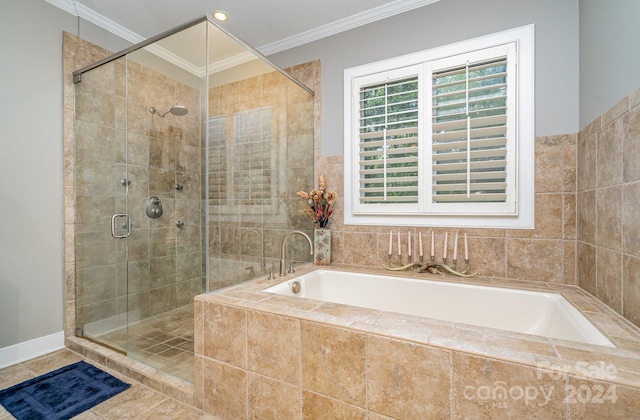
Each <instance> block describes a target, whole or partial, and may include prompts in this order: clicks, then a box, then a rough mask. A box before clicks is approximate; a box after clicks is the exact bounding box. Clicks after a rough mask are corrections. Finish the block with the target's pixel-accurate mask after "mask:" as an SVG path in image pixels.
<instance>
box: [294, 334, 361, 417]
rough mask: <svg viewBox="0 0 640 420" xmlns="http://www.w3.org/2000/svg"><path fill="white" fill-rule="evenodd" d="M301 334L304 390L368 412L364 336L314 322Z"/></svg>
mask: <svg viewBox="0 0 640 420" xmlns="http://www.w3.org/2000/svg"><path fill="white" fill-rule="evenodd" d="M300 333H301V357H302V386H303V387H304V388H305V389H309V390H311V391H315V392H318V393H320V394H323V395H326V396H329V397H332V398H335V399H338V400H340V401H344V402H346V403H348V404H353V405H357V406H359V407H362V408H365V402H366V401H365V361H366V336H365V334H359V333H355V332H353V331H350V330H344V329H340V328H334V327H330V326H327V325H323V324H318V323H313V322H302V324H301V329H300Z"/></svg>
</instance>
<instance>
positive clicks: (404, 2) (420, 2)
mask: <svg viewBox="0 0 640 420" xmlns="http://www.w3.org/2000/svg"><path fill="white" fill-rule="evenodd" d="M439 1H440V0H396V1H394V2H392V3H388V4H385V5H382V6H378V7H375V8H373V9H370V10H366V11H364V12H361V13H356V14H355V15H351V16H347V17H345V18H343V19H340V20H337V21H335V22H331V23H328V24H326V25H322V26H318V27H317V28H314V29H311V30H309V31H305V32H302V33H299V34H297V35H294V36H291V37H288V38H284V39H282V40H280V41H276V42H272V43H270V44H266V45H263V46H262V47H259V48H258V50H259V51H260V52H261V53H262V54H264V55H271V54H275V53H278V52H281V51H285V50H288V49H291V48H295V47H299V46H300V45H304V44H308V43H310V42H313V41H317V40H319V39H322V38H326V37H329V36H331V35H335V34H339V33H340V32H345V31H348V30H350V29H355V28H358V27H360V26H364V25H367V24H369V23H373V22H377V21H379V20H382V19H386V18H388V17H392V16H395V15H399V14H400V13H404V12H408V11H411V10H414V9H418V8H420V7H423V6H427V5H429V4H432V3H436V2H439Z"/></svg>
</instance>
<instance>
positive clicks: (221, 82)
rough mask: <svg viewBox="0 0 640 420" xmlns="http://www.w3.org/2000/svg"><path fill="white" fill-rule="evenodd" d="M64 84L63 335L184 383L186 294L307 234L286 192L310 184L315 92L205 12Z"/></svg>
mask: <svg viewBox="0 0 640 420" xmlns="http://www.w3.org/2000/svg"><path fill="white" fill-rule="evenodd" d="M74 86H75V115H74V144H75V153H74V156H75V174H74V177H75V187H74V188H75V252H76V255H75V284H76V312H75V319H76V322H75V325H76V335H78V336H82V337H84V338H87V339H90V340H93V341H96V342H98V343H100V344H102V345H105V346H108V347H110V348H112V349H114V350H116V351H119V352H123V353H126V354H127V355H128V356H129V357H131V358H133V359H136V360H140V361H142V362H144V363H147V364H149V365H152V366H154V367H156V368H159V369H161V370H163V371H165V372H168V373H170V374H173V375H175V376H178V377H181V378H183V379H186V380H190V381H192V380H193V339H194V337H193V298H194V296H195V295H197V294H200V293H203V292H207V291H213V290H216V289H219V288H222V287H227V286H231V285H233V284H236V283H238V282H241V281H245V280H249V279H252V278H255V277H257V276H265V275H268V273H269V272H270V270H272V269H273V268H274V267H277V263H278V260H279V258H280V255H279V254H278V250H279V249H280V243H281V241H282V239H283V238H284V236H285V235H286V233H287V232H288V231H290V230H292V229H302V230H306V231H307V233H308V234H311V229H312V225H311V224H310V223H308V221H306V220H305V219H304V218H303V217H302V216H301V215H300V214H299V212H298V204H299V201H300V200H299V198H297V197H296V195H295V193H296V191H298V190H309V189H310V187H312V185H313V138H314V135H313V126H314V124H313V92H312V91H310V90H309V89H308V88H307V87H305V86H304V85H303V84H301V83H300V82H298V81H297V80H295V79H293V78H292V77H291V76H290V75H288V74H287V73H285V72H283V71H282V70H279V69H278V68H276V67H275V66H273V65H272V64H270V63H269V62H268V61H267V60H266V59H264V57H262V56H261V55H260V54H259V53H257V52H256V51H255V50H253V49H252V48H251V47H250V46H248V45H247V44H246V43H244V42H242V41H241V40H239V39H238V38H237V37H235V36H233V35H231V34H229V33H228V32H227V31H226V30H224V29H223V28H221V27H219V26H218V25H217V24H216V23H215V22H214V21H212V20H210V19H209V18H208V17H203V18H201V19H197V20H194V21H192V22H189V23H187V24H185V25H182V26H181V27H179V28H176V29H173V30H170V31H168V32H166V33H164V34H161V35H158V36H156V37H154V38H151V39H149V40H148V41H145V42H143V43H141V44H138V45H135V46H133V47H131V48H129V49H127V50H125V51H123V52H121V53H118V54H115V55H113V56H111V57H108V58H106V59H104V60H101V61H98V62H97V63H95V64H93V65H91V66H87V67H85V68H83V69H81V70H78V71H76V72H75V73H74ZM306 247H307V244H306V242H304V241H297V242H294V241H291V244H290V247H289V258H292V259H294V260H298V261H309V256H308V249H307V248H306ZM275 271H276V272H277V268H276V270H275Z"/></svg>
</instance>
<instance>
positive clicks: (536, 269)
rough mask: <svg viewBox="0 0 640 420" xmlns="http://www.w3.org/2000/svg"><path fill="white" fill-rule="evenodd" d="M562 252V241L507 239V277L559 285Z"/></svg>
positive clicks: (562, 266)
mask: <svg viewBox="0 0 640 420" xmlns="http://www.w3.org/2000/svg"><path fill="white" fill-rule="evenodd" d="M563 252H564V247H563V244H562V241H553V240H537V239H531V240H526V239H507V277H508V278H513V279H523V280H533V281H549V282H557V283H561V282H562V275H563V272H564V255H563Z"/></svg>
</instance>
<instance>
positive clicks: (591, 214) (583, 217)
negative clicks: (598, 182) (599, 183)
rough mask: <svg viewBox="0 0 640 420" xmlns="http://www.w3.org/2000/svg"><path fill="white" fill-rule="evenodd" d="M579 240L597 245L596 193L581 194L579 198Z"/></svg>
mask: <svg viewBox="0 0 640 420" xmlns="http://www.w3.org/2000/svg"><path fill="white" fill-rule="evenodd" d="M576 208H577V210H578V211H577V216H576V218H577V223H576V224H577V230H578V239H579V240H581V241H584V242H589V243H591V244H595V242H596V192H595V190H591V191H584V192H579V193H578V196H577V203H576Z"/></svg>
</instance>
